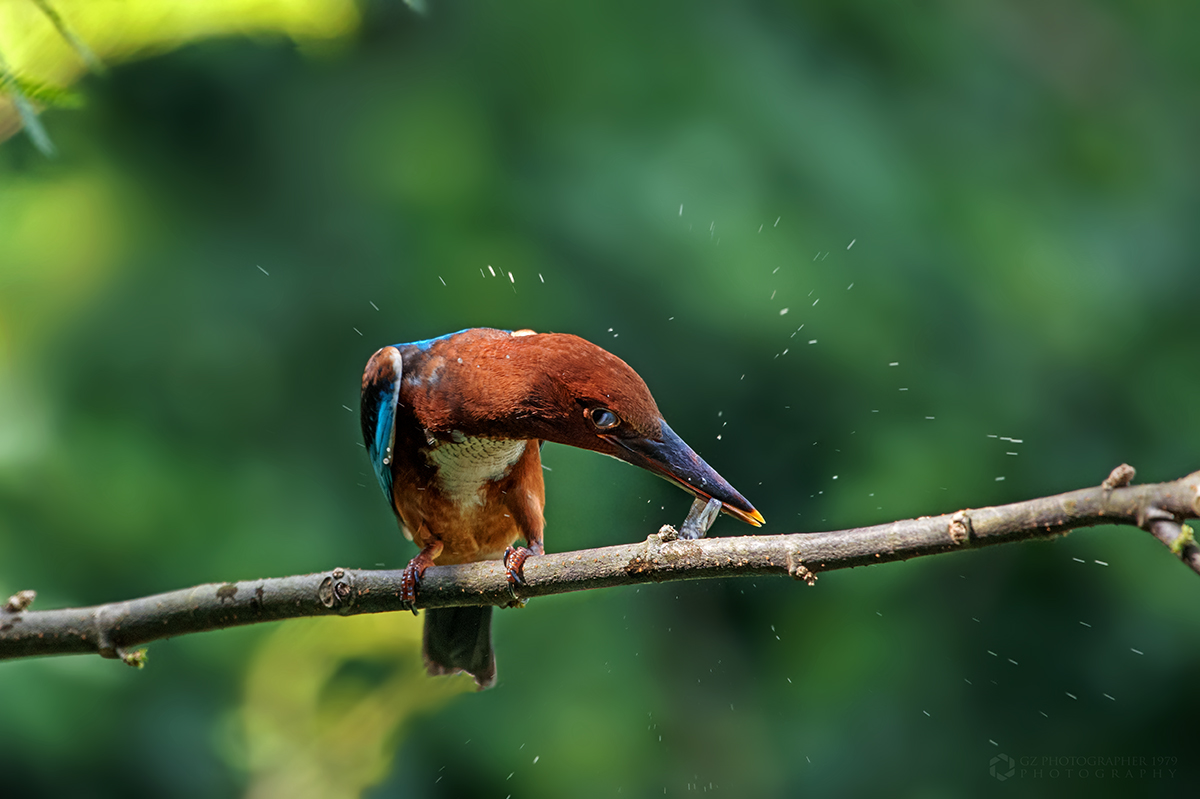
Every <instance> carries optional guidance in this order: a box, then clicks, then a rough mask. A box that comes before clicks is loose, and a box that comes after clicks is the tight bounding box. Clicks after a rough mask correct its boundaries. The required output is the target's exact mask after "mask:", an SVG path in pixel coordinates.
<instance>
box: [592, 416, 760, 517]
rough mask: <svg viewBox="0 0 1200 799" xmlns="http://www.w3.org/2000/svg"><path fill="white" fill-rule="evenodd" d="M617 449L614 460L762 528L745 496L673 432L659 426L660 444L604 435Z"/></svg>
mask: <svg viewBox="0 0 1200 799" xmlns="http://www.w3.org/2000/svg"><path fill="white" fill-rule="evenodd" d="M605 438H607V439H608V440H609V441H611V442H612V443H613V444H615V445H616V447H617V457H619V458H621V459H622V460H624V461H628V462H629V463H632V464H633V465H634V466H640V467H642V468H643V469H648V470H649V471H651V472H654V473H655V474H657V475H658V476H659V477H662V478H664V479H666V480H669V481H670V482H672V483H674V484H675V485H677V486H679V487H680V488H682V489H683V490H684V491H687V492H689V493H691V494H693V495H694V496H696V497H699V498H701V499H705V500H707V499H717V500H720V502H721V511H722V512H723V513H728V514H729V515H730V516H733V517H734V518H735V519H741V520H742V521H744V522H746V524H752V525H754V526H755V527H761V526H762V525H763V522H764V519H763V517H762V514H761V513H759V512H758V511H756V510H755V509H754V506H753V505H751V504H750V503H749V502H748V501H747V500H746V498H745V497H743V496H742V495H741V494H739V493H738V492H737V490H736V489H735V488H734V487H733V486H731V485H730V484H729V483H727V482H725V478H724V477H721V475H719V474H717V472H716V470H715V469H713V468H712V467H711V466H709V465H708V464H707V463H705V462H704V460H703V459H702V458H701V457H700V456H699V455H697V454H696V453H695V452H694V451H693V450H692V448H691V447H689V446H688V445H687V443H685V442H684V440H683V439H682V438H680V437H679V436H677V435H675V431H674V430H672V429H671V428H670V427H668V426H667V423H666V422H663V423H662V441H652V440H650V439H646V438H637V439H628V438H618V437H617V436H605Z"/></svg>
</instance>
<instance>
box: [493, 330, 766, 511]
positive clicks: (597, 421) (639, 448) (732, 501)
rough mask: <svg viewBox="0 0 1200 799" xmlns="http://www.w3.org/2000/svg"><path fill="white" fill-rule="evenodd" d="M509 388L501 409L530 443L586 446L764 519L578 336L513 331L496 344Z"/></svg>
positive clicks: (612, 358)
mask: <svg viewBox="0 0 1200 799" xmlns="http://www.w3.org/2000/svg"><path fill="white" fill-rule="evenodd" d="M500 343H501V344H502V345H503V346H502V349H503V350H504V355H503V358H504V361H505V368H503V369H497V371H496V372H493V375H496V376H501V375H508V376H510V377H509V378H508V379H510V380H512V383H513V385H512V389H515V391H510V390H505V389H504V388H502V387H499V386H497V388H500V390H499V391H498V396H505V395H508V396H509V397H511V399H509V400H507V401H505V404H506V405H507V409H506V410H504V411H503V414H504V416H505V417H506V421H507V423H508V424H511V425H512V429H519V430H520V431H521V434H522V435H526V436H528V437H529V438H541V439H544V440H546V441H553V442H556V443H560V444H569V445H571V446H574V447H580V448H582V449H590V450H592V451H594V452H600V453H603V454H605V455H610V456H612V457H614V458H619V459H620V460H623V461H626V462H627V463H632V464H633V465H634V466H640V467H641V468H643V469H647V470H648V471H651V472H653V473H654V474H656V475H658V476H659V477H662V478H664V479H666V480H668V481H669V482H671V483H674V484H675V485H677V486H679V487H680V488H682V489H683V490H685V491H687V492H689V493H691V494H693V495H694V496H696V497H698V498H701V499H705V500H707V499H712V498H715V499H717V500H719V501H720V502H721V505H722V511H723V512H725V513H727V514H729V515H730V516H733V517H735V518H737V519H740V520H742V521H744V522H746V523H747V524H752V525H754V526H755V527H758V526H760V525H762V523H763V517H762V514H760V513H759V512H758V511H757V510H755V509H754V506H753V505H751V504H750V503H749V502H748V501H747V500H746V498H745V497H743V496H742V495H741V494H739V493H738V492H737V490H736V489H734V487H733V486H731V485H730V484H729V483H728V482H726V481H725V479H724V478H723V477H721V475H719V474H717V472H716V470H714V469H713V468H712V467H711V466H709V465H708V464H707V463H705V462H704V460H703V459H701V457H700V456H699V455H697V454H696V452H695V451H694V450H692V448H691V447H689V446H688V445H687V444H686V443H685V442H684V441H683V439H681V438H680V437H679V436H678V435H676V434H675V432H674V431H673V430H672V429H671V428H670V427H669V426H668V425H667V423H666V421H665V420H664V419H663V417H662V414H661V413H660V412H659V410H658V405H657V404H656V403H655V402H654V397H653V396H651V394H650V389H649V388H647V387H646V383H645V381H644V380H642V378H641V377H640V376H639V375H638V373H637V372H635V371H634V370H633V369H632V368H630V366H629V365H628V364H627V363H625V362H624V361H623V360H621V359H620V358H618V357H617V356H616V355H613V354H612V353H610V352H608V351H606V350H604V349H602V348H600V347H598V346H596V345H595V344H592V343H591V342H589V341H586V340H584V339H582V338H579V337H578V336H572V335H567V334H556V333H547V334H533V333H525V331H518V333H517V334H514V335H513V336H512V337H510V338H509V339H508V341H505V342H500Z"/></svg>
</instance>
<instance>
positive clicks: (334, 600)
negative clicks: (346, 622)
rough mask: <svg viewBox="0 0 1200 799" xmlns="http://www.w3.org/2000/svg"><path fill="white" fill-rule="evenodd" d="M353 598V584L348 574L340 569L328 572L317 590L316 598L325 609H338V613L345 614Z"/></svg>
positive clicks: (352, 602) (351, 604)
mask: <svg viewBox="0 0 1200 799" xmlns="http://www.w3.org/2000/svg"><path fill="white" fill-rule="evenodd" d="M354 597H355V591H354V584H353V581H352V580H351V577H350V573H349V572H347V571H346V570H345V569H343V568H341V567H338V568H336V569H334V570H333V571H332V572H330V573H329V575H327V576H326V577H325V579H324V580H322V581H321V585H320V586H319V587H318V588H317V598H318V599H320V600H321V604H322V605H324V606H325V607H327V608H338V610H339V611H340V612H345V611H347V610H349V609H350V608H351V606H353V604H354Z"/></svg>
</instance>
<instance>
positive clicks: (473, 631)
mask: <svg viewBox="0 0 1200 799" xmlns="http://www.w3.org/2000/svg"><path fill="white" fill-rule="evenodd" d="M421 654H422V655H423V656H424V658H425V668H426V669H428V670H429V673H430V674H434V675H438V674H454V673H456V672H459V671H465V672H466V673H468V674H470V675H471V676H472V677H474V678H475V683H476V684H477V685H478V686H479V690H481V691H482V690H483V689H484V688H490V687H491V686H492V684H493V683H494V682H496V654H495V653H494V652H493V651H492V606H491V605H484V606H482V607H480V606H470V607H461V608H430V609H429V610H426V611H425V640H424V645H423V647H422V650H421Z"/></svg>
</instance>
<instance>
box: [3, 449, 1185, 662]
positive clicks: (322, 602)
mask: <svg viewBox="0 0 1200 799" xmlns="http://www.w3.org/2000/svg"><path fill="white" fill-rule="evenodd" d="M1132 479H1133V469H1132V468H1130V467H1129V466H1126V465H1124V464H1123V465H1122V466H1119V467H1117V468H1116V469H1114V470H1113V472H1112V474H1110V475H1109V477H1108V479H1106V480H1105V481H1104V483H1103V484H1102V485H1100V486H1098V487H1095V488H1085V489H1082V490H1079V491H1072V492H1070V493H1068V494H1059V495H1057V496H1053V497H1044V498H1041V499H1033V500H1029V501H1027V502H1016V503H1013V504H1011V505H1000V506H996V507H989V508H977V509H974V510H960V511H958V512H957V513H953V514H946V515H942V516H926V517H921V518H919V519H909V520H906V521H898V522H893V523H891V524H883V525H877V526H874V527H860V528H856V529H852V530H839V531H836V532H828V533H795V534H789V535H774V536H732V537H729V538H708V539H700V540H695V541H691V540H684V539H680V538H679V537H678V534H677V533H676V532H675V530H674V528H671V527H669V526H666V527H663V528H662V529H661V530H660V531H659V532H658V533H655V534H653V535H651V536H650V537H649V538H647V539H646V540H645V541H643V542H640V543H636V544H624V545H621V546H612V547H603V548H600V549H590V550H582V551H578V552H563V553H560V554H548V555H542V556H539V557H534V558H530V559H529V560H528V561H526V563H525V570H524V573H525V579H526V584H525V585H523V586H520V587H519V589H518V591H517V593H518V595H519V597H520V601H523V600H525V599H528V598H531V597H535V596H546V595H548V594H560V593H565V592H567V591H584V590H588V589H592V588H604V587H608V586H614V585H634V584H639V583H649V582H666V581H669V580H693V579H704V578H711V577H738V576H746V575H767V574H776V575H784V574H787V575H791V576H792V577H793V578H795V579H802V580H805V581H806V582H807V583H808V584H809V585H812V584H813V583H814V582H815V581H816V579H817V574H818V573H820V572H823V571H832V570H833V569H844V568H849V567H853V566H866V565H869V564H872V563H886V562H889V561H897V560H907V559H908V558H915V557H921V556H924V555H934V554H938V553H941V552H952V551H955V550H960V549H970V548H974V547H983V546H991V545H993V544H1005V543H1009V542H1013V541H1023V540H1027V539H1033V538H1050V537H1053V536H1056V535H1062V534H1065V533H1067V532H1069V531H1070V530H1073V529H1075V528H1077V527H1090V526H1094V525H1097V524H1130V525H1135V526H1137V527H1140V528H1142V529H1144V530H1147V531H1148V532H1150V533H1151V534H1153V535H1154V536H1155V538H1157V539H1159V540H1160V541H1161V542H1162V543H1163V544H1165V545H1166V546H1167V547H1168V548H1169V549H1170V550H1171V551H1172V552H1173V553H1174V554H1175V555H1176V556H1178V557H1179V558H1180V559H1181V560H1182V561H1183V562H1184V563H1186V564H1187V565H1188V566H1189V567H1190V568H1191V569H1192V570H1193V571H1195V572H1197V573H1198V574H1200V548H1198V547H1197V545H1196V541H1195V539H1194V537H1193V534H1192V530H1191V528H1190V527H1188V526H1187V525H1186V524H1183V522H1184V521H1185V520H1187V519H1194V518H1197V517H1198V516H1200V472H1194V473H1192V474H1190V475H1188V476H1187V477H1184V478H1182V479H1180V480H1176V481H1174V482H1170V483H1155V484H1150V485H1142V486H1130V485H1129V482H1130V481H1131V480H1132ZM400 574H401V572H400V571H399V570H387V571H382V570H355V569H341V568H338V569H333V570H331V571H329V572H324V573H320V574H305V575H299V576H294V577H277V578H271V579H263V580H244V581H242V582H238V583H224V584H217V583H210V584H208V585H199V586H196V587H194V588H186V589H183V590H180V591H172V592H170V593H166V594H157V595H155V596H149V597H143V598H141V599H131V600H128V601H125V602H113V603H109V604H107V605H97V606H94V607H88V608H69V609H64V610H41V611H30V610H28V607H29V604H30V603H31V602H32V601H33V596H34V594H33V592H32V591H22V592H19V593H17V594H14V595H13V596H12V597H11V598H10V599H9V600H8V603H7V604H6V605H5V606H4V607H0V659H7V658H19V657H32V656H36V655H61V654H79V653H98V654H100V655H103V656H105V657H112V658H121V659H123V660H124V661H125V662H127V663H129V664H130V665H135V666H140V665H141V664H142V654H143V653H141V652H130V651H129V647H132V646H136V645H139V644H145V643H148V642H150V641H156V640H158V639H160V638H168V637H171V636H176V635H183V634H185V633H194V632H202V631H205V630H217V629H222V628H225V627H234V626H238V625H243V624H257V623H259V622H265V621H276V620H279V619H290V618H297V617H300V616H326V615H332V614H340V615H343V616H351V615H355V614H358V613H380V612H384V611H395V610H403V609H404V606H403V605H402V603H401V602H400ZM512 602H513V595H512V594H511V593H510V590H509V586H508V582H507V578H506V576H505V572H504V569H503V567H502V566H501V564H500V563H498V562H495V561H487V562H482V563H470V564H465V565H462V566H435V567H432V568H430V569H429V570H428V571H427V572H426V573H425V577H424V579H422V581H421V586H420V590H419V593H418V597H417V606H418V607H422V608H435V607H447V606H452V605H506V604H511V603H512Z"/></svg>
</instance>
